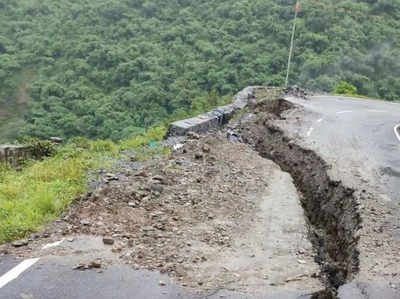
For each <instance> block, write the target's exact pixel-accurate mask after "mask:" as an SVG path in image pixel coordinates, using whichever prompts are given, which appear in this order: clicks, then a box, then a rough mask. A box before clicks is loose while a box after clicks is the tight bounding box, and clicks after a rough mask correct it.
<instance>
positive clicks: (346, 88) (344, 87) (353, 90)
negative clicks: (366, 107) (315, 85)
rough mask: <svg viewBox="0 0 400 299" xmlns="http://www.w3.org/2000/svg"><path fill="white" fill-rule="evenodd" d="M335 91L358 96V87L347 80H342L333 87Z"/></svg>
mask: <svg viewBox="0 0 400 299" xmlns="http://www.w3.org/2000/svg"><path fill="white" fill-rule="evenodd" d="M333 93H335V94H342V95H347V96H356V95H357V87H355V86H354V85H351V84H350V83H347V82H340V84H339V85H338V86H336V87H335V88H334V89H333Z"/></svg>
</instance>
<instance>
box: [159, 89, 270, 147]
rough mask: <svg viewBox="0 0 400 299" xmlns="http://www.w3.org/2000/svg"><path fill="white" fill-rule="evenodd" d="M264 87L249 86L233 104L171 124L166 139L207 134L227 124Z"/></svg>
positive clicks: (233, 99) (237, 95) (236, 97)
mask: <svg viewBox="0 0 400 299" xmlns="http://www.w3.org/2000/svg"><path fill="white" fill-rule="evenodd" d="M264 88H266V87H264V86H249V87H246V88H245V89H243V90H242V91H240V92H239V93H238V94H236V95H235V96H234V97H233V98H232V104H229V105H226V106H221V107H218V108H216V109H214V110H211V111H210V112H207V113H204V114H201V115H199V116H196V117H192V118H188V119H184V120H179V121H175V122H173V123H171V124H170V125H169V128H168V132H167V134H166V135H165V139H167V138H169V137H172V136H184V135H186V134H187V133H188V132H195V133H205V132H208V131H211V130H214V129H217V128H218V127H220V126H222V125H224V124H226V123H227V122H228V121H229V120H230V119H231V118H232V117H233V115H234V114H235V112H236V111H238V110H241V109H243V108H245V107H246V106H247V105H248V103H249V101H250V99H252V98H254V93H255V90H257V89H264Z"/></svg>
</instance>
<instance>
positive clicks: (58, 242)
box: [42, 238, 65, 249]
mask: <svg viewBox="0 0 400 299" xmlns="http://www.w3.org/2000/svg"><path fill="white" fill-rule="evenodd" d="M64 240H65V238H62V240H60V241H57V242H54V243H50V244H46V245H44V246H43V247H42V249H47V248H52V247H56V246H58V245H60V244H61V243H62V242H64Z"/></svg>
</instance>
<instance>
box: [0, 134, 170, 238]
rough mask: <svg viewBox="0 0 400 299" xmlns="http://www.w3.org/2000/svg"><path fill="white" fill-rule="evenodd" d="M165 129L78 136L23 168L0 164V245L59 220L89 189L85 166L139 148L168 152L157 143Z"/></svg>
mask: <svg viewBox="0 0 400 299" xmlns="http://www.w3.org/2000/svg"><path fill="white" fill-rule="evenodd" d="M165 132H166V129H165V127H163V126H160V127H155V128H151V129H149V130H147V131H146V132H145V133H143V134H141V135H139V136H135V137H132V138H129V139H126V140H123V141H121V142H119V143H115V142H113V141H110V140H106V141H105V140H97V141H94V140H88V139H86V138H74V139H72V140H70V141H69V142H68V143H67V144H65V145H63V146H60V147H58V148H57V149H55V151H54V152H53V156H51V157H45V158H43V159H42V160H40V161H33V160H32V161H28V162H27V164H26V165H25V166H24V167H23V168H22V170H20V171H17V170H14V169H11V168H8V167H6V166H5V165H4V164H0V244H2V243H5V242H8V241H12V240H15V239H19V238H24V237H26V236H27V235H28V234H29V233H31V232H34V231H36V230H38V229H40V227H41V226H42V225H44V224H45V223H47V222H48V221H51V220H53V219H55V218H56V217H57V216H58V215H60V213H61V212H62V211H63V210H64V209H65V208H66V207H67V206H68V205H69V204H70V203H71V202H72V201H73V200H74V199H75V198H77V196H79V195H80V194H84V193H85V192H86V186H87V180H86V173H87V171H88V170H90V169H98V168H107V167H109V166H110V162H109V161H110V158H114V159H121V158H123V157H121V156H120V152H121V151H122V150H127V149H129V150H136V151H137V153H138V155H137V157H138V160H142V161H143V160H145V159H150V158H152V157H153V156H154V155H167V154H168V153H169V151H170V150H169V148H166V147H161V146H160V145H158V144H157V142H158V141H160V140H162V137H163V136H164V135H165ZM150 143H155V145H154V147H150V146H149V144H150Z"/></svg>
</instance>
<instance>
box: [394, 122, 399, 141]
mask: <svg viewBox="0 0 400 299" xmlns="http://www.w3.org/2000/svg"><path fill="white" fill-rule="evenodd" d="M399 128H400V124H398V125H397V126H394V134H395V135H396V137H397V139H398V140H399V141H400V134H399Z"/></svg>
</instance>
